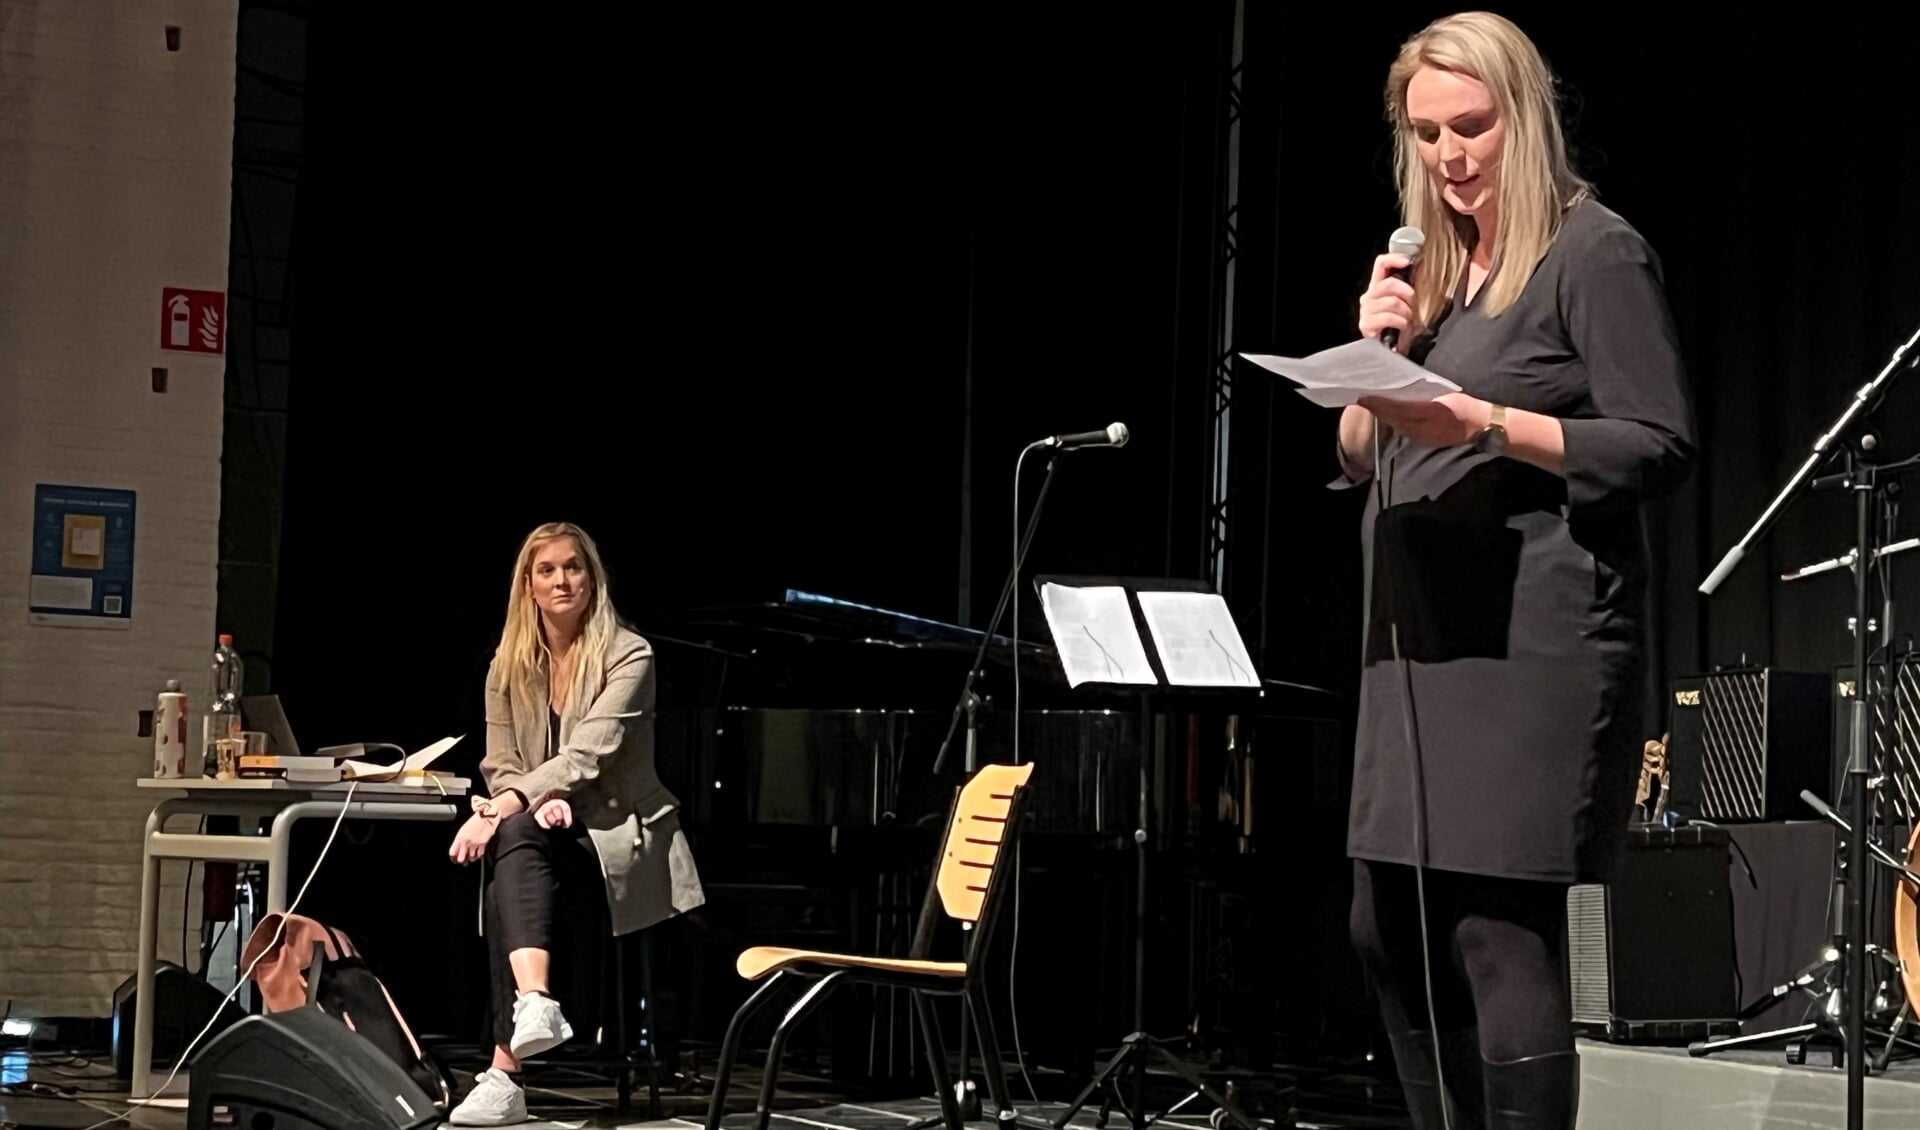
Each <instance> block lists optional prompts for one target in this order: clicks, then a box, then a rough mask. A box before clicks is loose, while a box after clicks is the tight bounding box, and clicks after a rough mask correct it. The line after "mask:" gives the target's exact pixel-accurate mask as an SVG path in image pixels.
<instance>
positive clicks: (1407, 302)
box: [1360, 255, 1419, 356]
mask: <svg viewBox="0 0 1920 1130" xmlns="http://www.w3.org/2000/svg"><path fill="white" fill-rule="evenodd" d="M1411 266H1413V261H1412V260H1410V259H1408V258H1407V257H1406V256H1405V255H1382V256H1380V257H1379V258H1378V259H1375V260H1374V261H1373V277H1372V278H1371V279H1370V280H1368V282H1367V292H1366V293H1365V294H1363V295H1361V296H1360V336H1362V337H1372V338H1377V337H1379V336H1380V333H1381V331H1383V330H1388V329H1394V330H1399V331H1400V340H1399V341H1397V342H1395V343H1394V352H1396V353H1399V354H1401V355H1403V356H1404V355H1405V354H1406V352H1407V350H1408V349H1410V348H1412V346H1413V339H1414V338H1415V337H1416V336H1418V333H1419V330H1418V328H1417V327H1416V326H1415V325H1414V324H1413V286H1412V284H1411V283H1408V282H1405V281H1403V280H1401V279H1398V278H1395V277H1394V276H1392V275H1390V274H1388V272H1389V271H1398V270H1405V269H1407V268H1410V267H1411Z"/></svg>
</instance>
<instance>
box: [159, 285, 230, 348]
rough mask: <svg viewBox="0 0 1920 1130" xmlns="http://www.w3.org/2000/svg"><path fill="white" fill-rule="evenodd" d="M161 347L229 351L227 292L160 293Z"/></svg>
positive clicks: (169, 289)
mask: <svg viewBox="0 0 1920 1130" xmlns="http://www.w3.org/2000/svg"><path fill="white" fill-rule="evenodd" d="M160 348H162V349H171V350H173V351H174V352H176V353H211V354H214V355H215V356H218V355H220V354H223V353H225V352H226V351H227V295H226V292H225V291H219V290H185V289H183V288H181V287H177V286H170V287H167V288H166V289H164V290H162V291H161V292H160Z"/></svg>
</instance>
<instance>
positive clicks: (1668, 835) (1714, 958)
mask: <svg viewBox="0 0 1920 1130" xmlns="http://www.w3.org/2000/svg"><path fill="white" fill-rule="evenodd" d="M1729 844H1730V839H1729V837H1728V835H1727V833H1726V830H1725V829H1722V828H1705V827H1701V826H1699V825H1691V826H1687V827H1683V828H1676V829H1671V830H1669V829H1665V828H1658V827H1654V828H1645V829H1636V830H1635V831H1634V832H1633V833H1632V836H1631V839H1630V840H1629V843H1628V846H1627V850H1626V853H1625V855H1624V856H1623V857H1622V859H1621V861H1620V866H1619V868H1618V869H1617V871H1616V873H1615V875H1614V877H1613V881H1612V882H1611V883H1608V884H1606V885H1604V886H1603V885H1599V884H1591V883H1583V884H1580V885H1578V886H1575V887H1574V888H1573V889H1572V890H1570V891H1569V892H1568V893H1567V933H1568V944H1567V964H1568V972H1569V976H1570V981H1571V986H1572V991H1573V1022H1574V1024H1576V1025H1578V1026H1581V1027H1585V1028H1589V1029H1592V1030H1594V1034H1595V1035H1597V1036H1599V1037H1601V1038H1603V1039H1607V1040H1611V1041H1613V1042H1616V1043H1665V1042H1678V1043H1684V1042H1687V1041H1691V1040H1697V1039H1705V1038H1707V1037H1710V1036H1716V1035H1722V1034H1730V1033H1736V1032H1738V1031H1739V1030H1740V1025H1739V1023H1738V1022H1737V1021H1736V1020H1735V1019H1734V1017H1735V1016H1736V1015H1738V1013H1739V1011H1740V995H1739V994H1740V974H1739V967H1738V965H1737V964H1736V957H1735V953H1734V933H1733V892H1732V890H1731V889H1730V888H1729V887H1728V874H1727V865H1728V860H1729Z"/></svg>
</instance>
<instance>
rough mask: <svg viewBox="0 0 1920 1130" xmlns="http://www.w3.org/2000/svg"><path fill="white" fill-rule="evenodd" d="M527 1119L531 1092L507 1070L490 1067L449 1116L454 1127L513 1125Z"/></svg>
mask: <svg viewBox="0 0 1920 1130" xmlns="http://www.w3.org/2000/svg"><path fill="white" fill-rule="evenodd" d="M526 1120H527V1093H526V1092H525V1091H523V1090H521V1089H520V1085H519V1084H518V1083H515V1082H514V1081H513V1077H512V1076H510V1075H508V1074H507V1073H506V1072H504V1071H495V1070H494V1069H493V1068H491V1067H489V1068H488V1069H487V1070H485V1071H482V1072H481V1073H480V1074H478V1075H476V1076H474V1077H473V1090H471V1091H468V1092H467V1097H466V1098H464V1099H462V1100H460V1105H459V1106H457V1107H454V1108H453V1113H452V1114H449V1115H447V1122H448V1123H449V1124H450V1125H453V1126H512V1125H514V1124H516V1123H520V1122H525V1121H526Z"/></svg>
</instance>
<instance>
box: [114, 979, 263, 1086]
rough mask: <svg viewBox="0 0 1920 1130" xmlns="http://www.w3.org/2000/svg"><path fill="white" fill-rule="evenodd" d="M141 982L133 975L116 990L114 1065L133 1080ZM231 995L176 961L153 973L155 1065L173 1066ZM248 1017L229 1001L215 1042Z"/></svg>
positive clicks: (210, 1035) (215, 1031)
mask: <svg viewBox="0 0 1920 1130" xmlns="http://www.w3.org/2000/svg"><path fill="white" fill-rule="evenodd" d="M137 984H138V981H137V980H136V979H135V978H133V977H129V978H127V979H126V980H125V981H122V982H121V983H120V987H119V988H117V989H115V990H114V991H113V1067H114V1071H115V1072H116V1073H117V1074H118V1075H119V1076H120V1078H122V1079H131V1078H132V1077H133V1006H134V1002H135V1001H137V1000H138V999H139V994H138V993H136V992H135V991H134V989H135V986H136V985H137ZM225 996H226V994H224V993H222V992H221V991H220V990H218V989H216V988H214V987H213V986H212V985H209V984H207V983H206V982H205V981H202V980H201V979H200V978H198V977H195V976H194V975H193V974H191V973H189V972H187V971H186V970H184V969H182V968H180V967H179V966H178V965H175V964H173V963H172V962H170V961H163V962H160V963H159V964H158V965H157V966H156V967H155V968H154V971H153V1066H154V1067H157V1068H159V1069H160V1070H162V1071H165V1070H166V1069H167V1068H170V1067H172V1066H173V1064H174V1061H175V1060H176V1059H178V1058H179V1056H180V1053H181V1052H182V1051H184V1050H185V1049H186V1046H187V1044H188V1043H190V1042H191V1041H192V1040H193V1038H194V1037H195V1036H198V1035H199V1034H200V1030H201V1029H202V1028H205V1027H206V1026H207V1021H209V1020H212V1019H213V1013H214V1010H215V1009H218V1008H220V1002H221V1000H222V999H224V998H225ZM244 1015H246V1013H245V1011H244V1010H242V1009H241V1008H240V1007H239V1006H238V1005H236V1004H234V1003H232V1002H231V1001H229V1002H228V1003H227V1007H226V1008H224V1009H221V1010H220V1022H219V1023H217V1024H215V1025H214V1026H213V1030H212V1031H210V1032H208V1033H207V1039H209V1040H211V1039H213V1037H214V1036H216V1035H218V1034H219V1032H220V1030H221V1029H222V1028H225V1027H226V1026H227V1025H229V1024H232V1023H233V1022H234V1021H236V1020H239V1019H240V1018H241V1017H242V1016H244Z"/></svg>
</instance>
